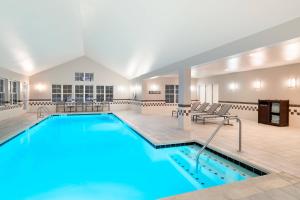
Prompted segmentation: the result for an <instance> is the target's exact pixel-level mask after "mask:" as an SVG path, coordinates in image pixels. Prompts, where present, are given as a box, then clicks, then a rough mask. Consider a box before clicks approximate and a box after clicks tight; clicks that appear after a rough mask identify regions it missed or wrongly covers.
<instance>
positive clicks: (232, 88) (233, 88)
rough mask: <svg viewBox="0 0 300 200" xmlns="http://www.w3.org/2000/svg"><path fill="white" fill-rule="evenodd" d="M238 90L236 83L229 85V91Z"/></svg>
mask: <svg viewBox="0 0 300 200" xmlns="http://www.w3.org/2000/svg"><path fill="white" fill-rule="evenodd" d="M238 88H239V85H238V84H237V83H236V82H232V83H230V84H229V89H230V90H231V91H235V90H237V89H238Z"/></svg>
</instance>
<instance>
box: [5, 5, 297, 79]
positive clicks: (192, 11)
mask: <svg viewBox="0 0 300 200" xmlns="http://www.w3.org/2000/svg"><path fill="white" fill-rule="evenodd" d="M0 1H1V6H0V67H4V68H8V69H11V70H13V71H16V72H20V73H23V74H27V75H32V74H34V73H37V72H39V71H42V70H45V69H47V68H50V67H53V66H56V65H58V64H61V63H64V62H67V61H69V60H72V59H75V58H77V57H80V56H82V55H86V56H88V57H90V58H92V59H93V60H95V61H97V62H99V63H101V64H103V65H105V66H106V67H108V68H110V69H112V70H114V71H116V72H118V73H120V74H122V75H124V76H126V77H127V78H133V77H136V76H139V75H141V74H144V73H147V72H150V71H153V70H155V69H159V68H162V67H164V66H166V65H169V64H172V63H174V62H176V61H179V60H182V59H185V58H187V57H190V56H193V55H196V54H200V53H203V52H205V51H208V50H210V49H213V48H216V47H219V46H221V45H224V44H226V43H229V42H232V41H234V40H237V39H240V38H244V37H246V36H249V35H252V34H255V33H257V32H260V31H262V30H265V29H268V28H271V27H274V26H276V25H279V24H281V23H284V22H287V21H289V20H292V19H294V18H297V17H299V16H300V12H299V7H300V1H299V0H285V1H282V0H244V1H241V0H227V1H220V0H185V1H183V0H163V1H162V0H123V1H119V0H26V1H19V0H0Z"/></svg>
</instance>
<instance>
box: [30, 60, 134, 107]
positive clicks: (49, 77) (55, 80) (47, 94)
mask: <svg viewBox="0 0 300 200" xmlns="http://www.w3.org/2000/svg"><path fill="white" fill-rule="evenodd" d="M75 72H90V73H94V81H93V82H84V83H83V82H80V81H75ZM29 83H30V91H31V92H30V99H31V101H35V100H45V101H49V100H50V99H51V96H52V93H51V89H52V84H61V85H63V84H69V85H94V98H96V96H95V93H96V92H95V91H96V87H95V86H96V85H113V86H114V99H116V100H121V99H122V100H123V99H129V98H131V97H130V92H129V91H130V81H129V80H127V79H126V78H124V77H122V76H120V75H119V74H117V73H115V72H113V71H111V70H109V69H108V68H106V67H104V66H102V65H99V64H97V63H95V62H94V61H92V60H90V59H89V58H86V57H81V58H78V59H75V60H73V61H71V62H68V63H65V64H62V65H59V66H56V67H54V68H51V69H49V70H46V71H43V72H40V73H38V74H35V75H33V76H31V77H30V79H29ZM37 85H43V86H44V91H42V92H40V91H38V90H37V89H36V86H37ZM74 90H75V89H74V87H73V94H74ZM128 107H129V105H128V104H118V103H115V102H114V104H112V105H111V108H112V110H114V108H115V109H117V110H120V109H128ZM36 108H37V106H31V111H35V110H36ZM51 109H53V106H52V108H51Z"/></svg>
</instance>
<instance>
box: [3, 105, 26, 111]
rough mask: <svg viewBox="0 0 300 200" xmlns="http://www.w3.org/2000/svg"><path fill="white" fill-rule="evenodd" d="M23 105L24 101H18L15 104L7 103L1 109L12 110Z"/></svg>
mask: <svg viewBox="0 0 300 200" xmlns="http://www.w3.org/2000/svg"><path fill="white" fill-rule="evenodd" d="M22 107H23V103H18V104H15V105H5V106H0V111H4V110H12V109H16V108H22Z"/></svg>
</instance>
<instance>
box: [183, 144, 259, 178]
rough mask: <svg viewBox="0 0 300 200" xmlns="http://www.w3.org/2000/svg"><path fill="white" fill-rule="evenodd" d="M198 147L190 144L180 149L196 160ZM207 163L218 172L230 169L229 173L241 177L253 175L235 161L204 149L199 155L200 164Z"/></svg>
mask: <svg viewBox="0 0 300 200" xmlns="http://www.w3.org/2000/svg"><path fill="white" fill-rule="evenodd" d="M199 149H200V147H198V146H195V145H192V146H189V147H183V148H181V149H180V151H181V152H182V153H183V154H184V155H186V156H188V157H189V158H191V159H192V160H193V162H196V155H197V153H198V151H199ZM203 162H205V163H208V164H210V165H211V167H212V168H214V169H215V170H217V171H220V173H226V174H227V173H228V171H230V172H231V173H233V174H235V175H237V176H241V178H250V177H253V176H255V174H254V173H252V172H250V171H248V172H247V170H246V169H243V168H241V167H240V166H238V165H236V164H235V163H232V162H230V161H228V160H225V159H224V158H221V157H219V156H217V155H215V154H213V153H211V152H208V151H204V152H203V153H202V155H201V156H200V164H201V163H203Z"/></svg>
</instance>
